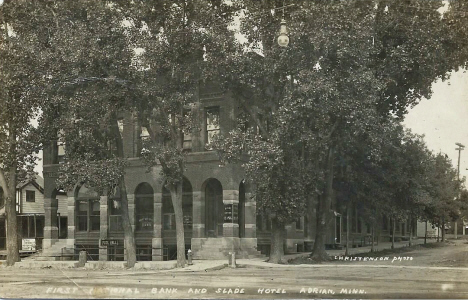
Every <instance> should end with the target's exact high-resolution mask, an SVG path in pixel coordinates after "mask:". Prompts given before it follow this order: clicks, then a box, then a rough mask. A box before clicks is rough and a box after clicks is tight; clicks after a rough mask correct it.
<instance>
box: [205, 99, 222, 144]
mask: <svg viewBox="0 0 468 300" xmlns="http://www.w3.org/2000/svg"><path fill="white" fill-rule="evenodd" d="M205 111H206V120H205V124H206V128H205V131H206V141H205V142H206V144H207V145H210V144H211V143H212V142H213V141H214V138H215V137H216V136H217V135H219V133H220V126H219V106H216V107H209V108H206V110H205ZM207 149H208V148H207ZM208 150H211V149H208Z"/></svg>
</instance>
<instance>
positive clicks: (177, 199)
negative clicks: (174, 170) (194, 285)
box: [169, 181, 185, 268]
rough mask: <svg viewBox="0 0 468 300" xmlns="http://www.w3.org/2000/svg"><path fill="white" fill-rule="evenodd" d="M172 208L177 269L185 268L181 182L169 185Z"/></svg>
mask: <svg viewBox="0 0 468 300" xmlns="http://www.w3.org/2000/svg"><path fill="white" fill-rule="evenodd" d="M169 191H170V192H171V199H172V206H173V207H174V214H175V221H176V238H177V267H178V268H183V267H185V232H184V213H183V211H182V181H180V182H179V183H177V184H170V185H169Z"/></svg>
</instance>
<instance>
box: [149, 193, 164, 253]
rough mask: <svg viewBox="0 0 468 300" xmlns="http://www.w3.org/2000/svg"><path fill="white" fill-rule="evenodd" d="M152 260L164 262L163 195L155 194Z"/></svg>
mask: <svg viewBox="0 0 468 300" xmlns="http://www.w3.org/2000/svg"><path fill="white" fill-rule="evenodd" d="M151 246H152V247H153V249H152V253H151V254H152V260H159V261H160V260H163V240H162V193H154V216H153V239H152V241H151Z"/></svg>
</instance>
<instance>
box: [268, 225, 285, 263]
mask: <svg viewBox="0 0 468 300" xmlns="http://www.w3.org/2000/svg"><path fill="white" fill-rule="evenodd" d="M284 237H285V228H284V224H283V223H281V222H279V221H278V219H277V218H272V219H271V245H270V259H269V260H268V261H269V262H271V263H274V264H279V263H281V260H282V259H283V256H284Z"/></svg>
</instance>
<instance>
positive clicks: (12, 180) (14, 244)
mask: <svg viewBox="0 0 468 300" xmlns="http://www.w3.org/2000/svg"><path fill="white" fill-rule="evenodd" d="M0 185H1V186H2V188H3V191H4V195H5V215H6V248H7V259H6V265H7V266H13V265H14V264H15V262H18V261H20V256H19V245H18V222H17V217H16V188H15V187H16V164H15V166H14V167H13V166H12V167H10V170H9V180H8V182H7V181H6V178H5V175H4V173H3V172H2V171H0ZM12 191H13V192H12Z"/></svg>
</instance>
